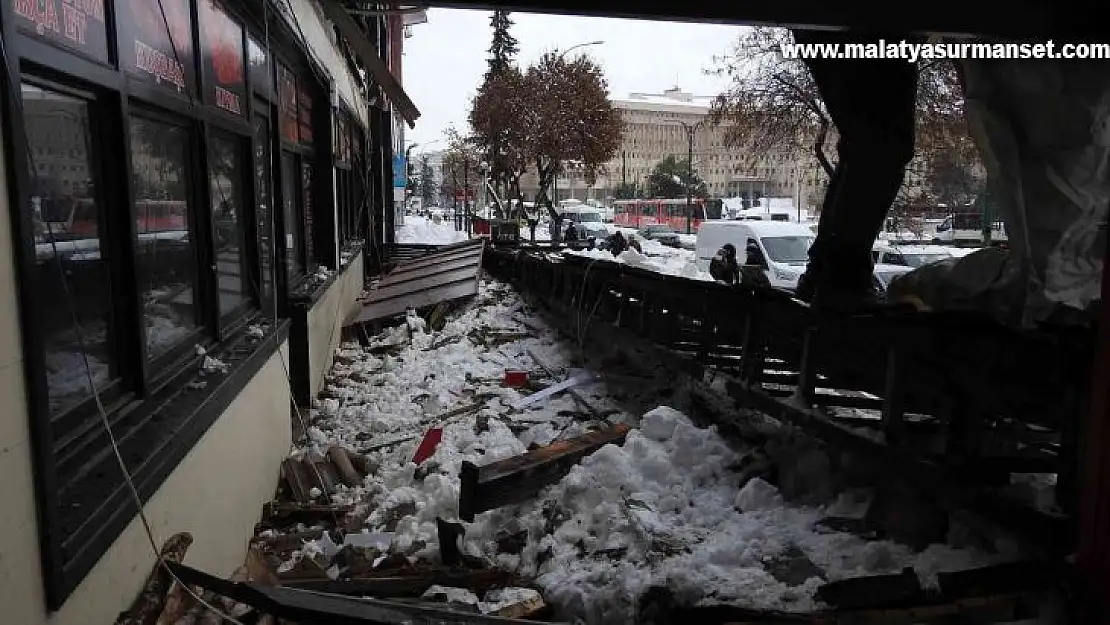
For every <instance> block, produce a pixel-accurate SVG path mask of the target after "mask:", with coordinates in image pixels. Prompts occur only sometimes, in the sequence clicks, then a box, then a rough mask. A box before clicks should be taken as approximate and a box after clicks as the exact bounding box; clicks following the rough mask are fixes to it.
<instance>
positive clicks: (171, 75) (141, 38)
mask: <svg viewBox="0 0 1110 625" xmlns="http://www.w3.org/2000/svg"><path fill="white" fill-rule="evenodd" d="M116 13H117V14H118V17H119V26H120V29H119V31H120V32H119V56H120V65H122V66H123V69H124V70H125V71H126V72H128V73H129V74H132V75H134V76H137V77H139V78H143V79H146V80H149V81H151V82H153V83H154V84H156V85H158V86H159V87H163V88H166V89H170V90H172V91H175V92H177V93H185V92H186V90H188V93H189V94H195V93H196V87H195V81H194V79H195V75H196V71H195V70H194V69H193V20H192V17H191V15H190V13H191V11H190V9H189V0H161V2H152V1H151V0H126V1H123V0H120V1H119V2H117V3H116Z"/></svg>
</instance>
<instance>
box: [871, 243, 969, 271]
mask: <svg viewBox="0 0 1110 625" xmlns="http://www.w3.org/2000/svg"><path fill="white" fill-rule="evenodd" d="M871 258H872V259H873V260H874V261H875V262H876V263H881V264H884V265H902V266H905V267H909V268H910V269H916V268H917V267H921V266H924V265H928V264H929V263H935V262H937V261H941V260H945V259H947V258H952V252H950V251H949V250H947V249H945V248H944V247H941V246H939V245H884V244H878V243H877V244H875V246H874V247H873V248H871Z"/></svg>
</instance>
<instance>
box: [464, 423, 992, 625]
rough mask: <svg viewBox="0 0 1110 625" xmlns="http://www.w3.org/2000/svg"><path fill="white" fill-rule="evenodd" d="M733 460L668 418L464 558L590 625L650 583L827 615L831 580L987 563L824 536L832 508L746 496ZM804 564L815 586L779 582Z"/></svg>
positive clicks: (580, 471) (482, 529)
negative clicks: (524, 582)
mask: <svg viewBox="0 0 1110 625" xmlns="http://www.w3.org/2000/svg"><path fill="white" fill-rule="evenodd" d="M739 459H740V456H739V455H738V454H737V453H736V452H734V451H733V450H732V449H730V447H729V446H728V445H727V444H726V443H725V441H724V440H723V439H722V438H721V437H720V436H719V435H718V434H717V432H716V430H715V429H714V428H709V429H700V428H697V427H695V426H694V425H693V424H692V423H691V422H690V421H689V419H687V418H686V417H685V416H684V415H683V414H682V413H679V412H678V411H675V410H673V409H671V408H668V407H660V408H657V409H655V410H653V411H651V412H649V413H647V414H645V415H644V417H643V419H642V422H641V429H640V430H633V431H632V432H630V433H629V435H628V437H627V439H626V441H625V443H624V444H623V445H622V446H620V447H618V446H616V445H608V446H606V447H603V448H602V449H600V450H598V451H597V452H595V453H594V454H593V455H591V456H589V457H587V458H585V459H584V460H583V461H582V462H581V464H580V465H578V466H576V467H574V468H572V469H571V471H570V472H569V473H568V474H567V475H566V477H565V478H564V479H563V480H562V481H561V482H560V483H559V484H557V485H555V486H553V487H551V488H549V489H548V490H547V491H546V492H545V493H544V494H543V496H542V498H541V500H540V501H538V502H536V503H534V504H532V505H526V506H521V507H520V508H521V509H515V510H514V509H502V510H494V511H490V512H488V513H485V514H483V515H479V517H478V518H477V519H476V520H475V524H474V525H473V526H472V527H471V528H470V529H469V530H468V532H467V538H466V547H467V549H468V550H469V551H470V552H471V553H472V554H475V555H484V556H486V557H488V558H496V561H497V562H498V563H499V564H500V565H502V566H505V567H507V568H511V569H516V570H517V571H518V572H520V573H522V574H525V575H536V576H537V578H536V581H537V583H538V584H540V585H541V586H542V587H543V588H544V595H545V597H546V599H547V600H548V601H549V602H550V603H553V604H554V605H556V606H557V607H558V608H559V610H560V611H562V612H563V613H564V614H565V615H567V616H570V617H575V618H581V619H583V620H585V621H586V622H633V620H634V617H635V606H636V604H637V601H638V599H639V598H640V597H641V596H642V595H643V594H644V593H645V592H646V591H647V590H648V589H649V588H651V587H654V586H666V587H669V589H670V590H671V591H672V592H674V594H675V595H676V597H678V598H679V599H680V600H681V601H684V602H689V603H695V602H699V601H700V602H705V603H715V602H727V603H732V604H737V605H740V606H744V607H749V608H753V609H774V610H788V611H810V610H814V609H816V608H818V607H820V606H819V605H818V603H817V602H816V601H815V599H814V593H815V592H816V590H817V588H818V587H819V586H820V585H822V584H823V583H824V582H825V581H826V580H828V581H833V580H838V579H845V578H850V577H858V576H862V575H876V574H886V573H897V572H899V571H900V570H901V569H902V568H903V567H907V566H912V567H914V568H915V570H917V572H918V574H919V575H920V576H921V577H922V578H923V579H926V580H927V579H930V578H931V577H935V575H936V573H937V572H939V571H947V570H958V569H963V568H968V567H971V566H975V565H981V564H985V563H989V562H991V561H992V558H991V556H988V555H987V554H985V553H980V552H977V551H973V550H960V549H954V548H952V547H948V546H944V545H934V546H932V547H930V548H929V549H927V550H925V551H923V552H921V553H918V554H914V553H913V552H912V550H910V549H909V548H908V547H904V546H901V545H898V544H895V543H892V542H868V541H864V540H863V539H860V538H857V537H855V536H852V535H849V534H843V533H820V532H818V531H816V530H815V529H814V524H815V522H816V521H818V520H819V519H821V518H822V517H823V516H824V515H825V513H826V509H825V507H804V506H790V505H785V506H784V505H783V498H782V495H781V494H780V493H779V492H778V489H777V488H775V487H774V486H773V485H771V484H769V483H767V482H765V481H763V480H761V479H758V478H756V479H752V480H751V481H749V482H748V483H747V484H746V485H745V486H744V487H743V488H739V484H738V479H739V478H738V476H737V475H736V474H735V473H733V472H732V471H731V470H730V467H731V466H732V465H733V464H734V463H736V462H737V461H738V460H739ZM513 519H516V521H513ZM511 522H516V523H519V525H520V526H521V527H523V528H525V529H526V530H527V532H528V541H527V544H526V546H525V547H524V549H523V551H522V552H521V553H520V554H519V555H512V554H505V553H501V554H497V553H496V549H497V548H496V543H495V542H494V541H493V540H492V539H491V537H492V536H495V535H496V532H497V529H498V528H499V527H501V526H502V525H504V524H507V523H511ZM798 557H803V558H805V559H807V560H808V563H809V565H810V569H811V570H812V571H813V574H812V575H808V576H806V575H802V576H800V577H799V578H797V579H793V580H789V581H780V579H778V577H776V575H775V574H773V569H774V568H775V565H776V563H778V562H780V561H782V560H784V559H788V558H794V559H797V558H798ZM822 575H823V576H824V578H825V579H822V578H821V576H822Z"/></svg>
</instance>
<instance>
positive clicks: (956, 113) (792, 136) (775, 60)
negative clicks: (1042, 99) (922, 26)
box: [709, 27, 969, 176]
mask: <svg viewBox="0 0 1110 625" xmlns="http://www.w3.org/2000/svg"><path fill="white" fill-rule="evenodd" d="M791 41H792V35H791V34H790V31H788V30H786V29H782V28H772V27H756V28H752V29H749V30H746V31H745V32H744V34H742V35H741V36H740V38H739V40H738V41H737V42H736V45H735V47H734V49H733V51H732V54H731V55H729V56H725V57H719V58H717V59H715V61H716V65H717V67H716V69H715V70H714V71H715V72H716V73H718V74H721V75H725V76H728V77H729V78H730V79H731V85H730V86H729V87H728V90H727V91H725V92H724V93H722V94H720V95H719V96H717V98H716V99H715V100H714V102H713V106H712V109H711V110H710V115H709V117H710V120H711V121H712V122H713V123H716V124H720V125H723V126H724V129H725V144H726V145H728V146H731V147H744V148H747V149H748V153H749V154H750V155H751V158H759V157H761V156H763V155H764V154H766V153H768V152H774V151H786V152H788V153H790V152H793V153H795V154H800V153H802V152H804V151H806V150H809V151H811V152H812V153H813V156H814V157H815V158H816V159H817V162H818V163H820V164H821V167H822V168H823V169H824V170H825V173H826V174H828V175H829V176H831V175H832V172H833V167H834V166H833V163H832V161H831V160H830V159H829V156H828V152H827V151H826V145H827V144H828V142H829V140H830V139H831V138H832V137H833V136H834V135H835V133H836V128H835V126H834V124H833V122H832V118H831V117H829V114H828V111H827V110H826V108H825V104H824V102H823V101H822V99H821V94H820V92H819V91H818V89H817V84H816V83H815V82H814V80H813V77H812V76H811V75H810V73H809V70H808V68H807V67H806V66H805V64H804V63H803V62H802V61H801V60H800V59H787V58H784V57H783V56H782V53H781V45H782V44H783V43H790V42H791ZM874 88H876V89H881V88H882V85H875V87H874ZM916 119H917V129H916V134H917V137H916V142H917V143H916V149H917V152H918V154H929V153H932V152H935V151H937V150H946V149H966V148H967V147H968V145H969V144H968V143H967V141H965V140H964V139H966V138H967V137H968V132H967V127H966V123H965V121H964V117H963V91H962V89H961V88H960V77H959V74H958V68H957V66H956V64H955V63H954V62H953V61H951V60H948V59H944V60H930V61H921V62H919V63H918V92H917V116H916Z"/></svg>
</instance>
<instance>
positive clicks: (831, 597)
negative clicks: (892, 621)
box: [816, 568, 927, 609]
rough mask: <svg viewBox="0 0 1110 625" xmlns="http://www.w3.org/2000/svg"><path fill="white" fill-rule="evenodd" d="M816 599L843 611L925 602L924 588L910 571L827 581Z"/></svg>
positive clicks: (818, 591)
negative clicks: (843, 609) (844, 609)
mask: <svg viewBox="0 0 1110 625" xmlns="http://www.w3.org/2000/svg"><path fill="white" fill-rule="evenodd" d="M816 598H817V600H818V601H823V602H825V603H827V604H829V605H831V606H836V607H838V608H846V609H860V608H900V607H906V606H912V605H919V604H922V603H926V602H927V596H926V593H925V589H924V588H922V587H921V582H920V581H918V579H917V574H916V573H914V571H913V569H912V568H907V569H905V570H903V571H902V572H901V573H899V574H897V575H869V576H867V577H856V578H852V579H843V580H840V581H837V582H829V583H828V584H825V585H824V586H821V587H820V588H818V589H817V595H816Z"/></svg>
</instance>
